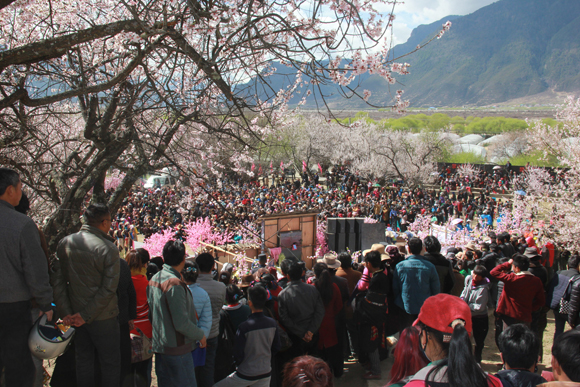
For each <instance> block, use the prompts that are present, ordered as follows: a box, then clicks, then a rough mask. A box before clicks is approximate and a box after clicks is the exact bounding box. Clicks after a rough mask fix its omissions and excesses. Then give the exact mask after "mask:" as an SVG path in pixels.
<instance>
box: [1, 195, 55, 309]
mask: <svg viewBox="0 0 580 387" xmlns="http://www.w3.org/2000/svg"><path fill="white" fill-rule="evenodd" d="M0 219H2V221H1V222H0V262H1V263H2V270H0V303H12V302H20V301H28V300H30V299H32V298H35V299H36V302H37V304H38V305H39V307H40V309H41V310H42V311H45V312H46V311H48V310H50V309H51V308H52V307H51V303H52V288H51V287H50V283H49V275H48V263H47V261H46V255H45V254H44V251H43V250H42V247H41V246H40V236H39V233H38V227H37V226H36V224H35V223H34V221H33V220H32V219H30V218H29V217H28V216H26V215H24V214H21V213H19V212H18V211H16V210H15V209H14V207H13V206H12V205H11V204H10V203H8V202H5V201H4V200H0Z"/></svg>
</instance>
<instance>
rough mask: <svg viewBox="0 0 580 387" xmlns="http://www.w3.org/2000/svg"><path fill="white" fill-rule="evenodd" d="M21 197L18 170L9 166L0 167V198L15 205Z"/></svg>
mask: <svg viewBox="0 0 580 387" xmlns="http://www.w3.org/2000/svg"><path fill="white" fill-rule="evenodd" d="M21 197H22V182H21V181H20V176H19V175H18V172H16V171H14V170H12V169H10V168H0V200H4V201H5V202H7V203H9V204H11V205H13V206H14V207H16V206H17V205H18V203H20V198H21Z"/></svg>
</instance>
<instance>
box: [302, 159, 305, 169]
mask: <svg viewBox="0 0 580 387" xmlns="http://www.w3.org/2000/svg"><path fill="white" fill-rule="evenodd" d="M302 172H306V161H304V160H302Z"/></svg>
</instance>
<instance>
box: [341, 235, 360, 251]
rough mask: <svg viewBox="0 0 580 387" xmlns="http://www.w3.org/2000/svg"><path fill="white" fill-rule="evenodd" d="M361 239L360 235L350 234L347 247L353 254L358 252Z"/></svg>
mask: <svg viewBox="0 0 580 387" xmlns="http://www.w3.org/2000/svg"><path fill="white" fill-rule="evenodd" d="M359 239H360V238H359V234H356V233H354V232H351V233H349V234H348V240H347V243H346V247H348V248H349V250H350V251H351V252H355V251H358V250H359ZM337 252H338V251H337ZM338 253H340V252H338Z"/></svg>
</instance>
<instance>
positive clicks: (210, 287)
mask: <svg viewBox="0 0 580 387" xmlns="http://www.w3.org/2000/svg"><path fill="white" fill-rule="evenodd" d="M195 262H196V263H197V266H198V267H199V277H198V278H197V284H199V287H200V288H202V289H203V290H205V291H206V292H207V294H208V295H209V299H210V301H211V310H212V315H211V330H210V333H209V337H208V339H207V351H206V357H205V365H204V366H203V367H197V368H196V371H195V372H196V375H197V376H198V378H197V379H198V383H199V386H200V387H212V386H213V385H214V373H215V357H216V352H217V347H218V334H219V326H220V310H222V306H223V305H224V300H225V299H226V285H224V284H223V283H221V282H218V281H215V280H214V279H213V276H212V270H213V269H214V268H215V260H214V257H213V256H212V255H211V254H209V253H202V254H200V255H198V256H197V258H196V259H195Z"/></svg>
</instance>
